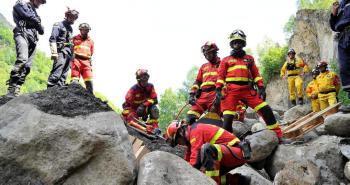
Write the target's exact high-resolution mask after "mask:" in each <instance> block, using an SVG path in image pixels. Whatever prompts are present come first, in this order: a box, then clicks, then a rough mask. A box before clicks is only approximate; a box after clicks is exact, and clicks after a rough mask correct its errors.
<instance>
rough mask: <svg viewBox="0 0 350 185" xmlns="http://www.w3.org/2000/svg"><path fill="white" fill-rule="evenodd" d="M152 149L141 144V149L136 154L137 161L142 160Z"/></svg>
mask: <svg viewBox="0 0 350 185" xmlns="http://www.w3.org/2000/svg"><path fill="white" fill-rule="evenodd" d="M149 152H150V150H148V148H147V147H146V146H141V147H140V148H139V150H138V151H137V152H136V153H135V156H136V160H137V162H139V161H140V159H141V158H142V157H143V156H144V155H145V154H147V153H149Z"/></svg>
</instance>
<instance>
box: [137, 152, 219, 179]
mask: <svg viewBox="0 0 350 185" xmlns="http://www.w3.org/2000/svg"><path fill="white" fill-rule="evenodd" d="M153 184H154V185H156V184H162V185H172V184H181V185H186V184H188V185H192V184H201V185H207V184H208V185H209V184H210V185H215V184H216V183H215V181H213V180H212V179H210V178H209V177H207V176H205V174H203V173H202V172H200V171H199V170H197V169H195V168H193V167H192V166H191V165H190V164H189V163H188V162H186V161H185V160H183V159H182V158H180V157H178V156H176V155H173V154H170V153H167V152H162V151H154V152H150V153H148V154H146V155H145V156H143V158H142V159H141V161H140V167H139V174H138V178H137V185H153Z"/></svg>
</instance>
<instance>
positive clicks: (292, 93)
mask: <svg viewBox="0 0 350 185" xmlns="http://www.w3.org/2000/svg"><path fill="white" fill-rule="evenodd" d="M288 91H289V100H290V101H293V100H296V95H295V77H293V76H290V77H288Z"/></svg>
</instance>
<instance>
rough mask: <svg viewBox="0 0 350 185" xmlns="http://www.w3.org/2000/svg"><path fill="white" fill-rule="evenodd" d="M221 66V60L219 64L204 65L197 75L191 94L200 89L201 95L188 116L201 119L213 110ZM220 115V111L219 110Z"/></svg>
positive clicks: (218, 59) (218, 61) (218, 60)
mask: <svg viewBox="0 0 350 185" xmlns="http://www.w3.org/2000/svg"><path fill="white" fill-rule="evenodd" d="M219 65H220V58H217V63H216V64H212V63H210V62H208V63H205V64H203V65H202V66H201V67H200V68H199V70H198V74H197V78H196V81H195V82H194V84H193V86H192V88H191V92H192V93H194V94H195V93H196V92H197V91H198V90H199V89H200V91H201V95H200V96H199V98H198V99H197V100H196V105H193V106H192V107H191V109H190V110H189V111H188V112H187V114H193V115H195V116H196V117H197V118H199V117H200V116H201V115H202V114H203V112H204V111H206V110H208V109H210V108H211V106H212V105H213V102H214V100H215V83H216V80H217V78H218V68H219ZM218 113H219V114H220V110H218Z"/></svg>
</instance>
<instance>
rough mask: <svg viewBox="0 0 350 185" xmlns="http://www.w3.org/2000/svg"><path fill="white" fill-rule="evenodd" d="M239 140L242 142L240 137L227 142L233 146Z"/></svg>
mask: <svg viewBox="0 0 350 185" xmlns="http://www.w3.org/2000/svg"><path fill="white" fill-rule="evenodd" d="M237 142H240V140H239V139H238V138H235V139H232V140H231V141H230V142H228V143H227V145H228V146H233V145H235V144H236V143H237Z"/></svg>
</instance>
